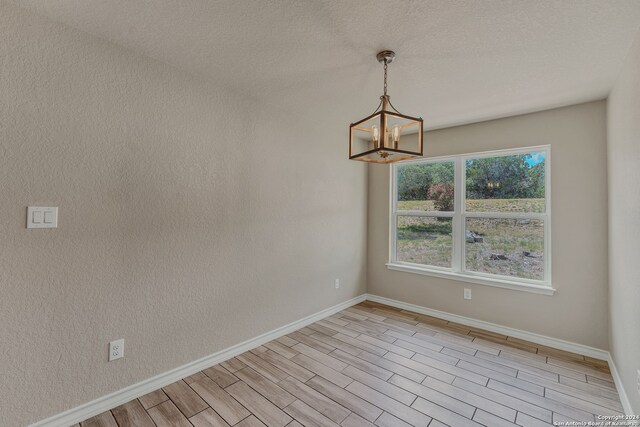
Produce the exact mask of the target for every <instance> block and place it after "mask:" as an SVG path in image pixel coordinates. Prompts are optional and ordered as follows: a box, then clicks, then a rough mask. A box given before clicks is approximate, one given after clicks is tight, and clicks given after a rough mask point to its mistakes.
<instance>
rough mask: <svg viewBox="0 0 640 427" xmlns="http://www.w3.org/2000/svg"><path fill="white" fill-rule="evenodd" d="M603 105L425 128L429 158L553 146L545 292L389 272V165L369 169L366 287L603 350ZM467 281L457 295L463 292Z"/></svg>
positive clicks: (604, 138) (595, 104)
mask: <svg viewBox="0 0 640 427" xmlns="http://www.w3.org/2000/svg"><path fill="white" fill-rule="evenodd" d="M605 120H606V115H605V102H604V101H598V102H592V103H588V104H581V105H576V106H572V107H567V108H560V109H555V110H549V111H543V112H540V113H534V114H527V115H522V116H516V117H511V118H506V119H500V120H494V121H489V122H483V123H477V124H472V125H467V126H459V127H454V128H449V129H443V130H437V131H432V132H427V133H426V135H425V153H426V154H427V155H428V156H441V155H448V154H461V153H470V152H477V151H487V150H496V149H504V148H515V147H527V146H534V145H543V144H551V180H552V183H551V197H552V201H551V206H552V213H551V215H552V217H551V221H552V245H553V247H552V257H553V259H552V264H553V270H552V275H553V277H552V283H553V286H554V287H555V288H556V289H557V290H558V292H557V293H556V294H555V295H553V296H546V295H538V294H532V293H528V292H521V291H515V290H508V289H499V288H494V287H489V286H483V285H477V284H472V283H464V282H459V281H455V280H450V279H440V278H436V277H429V276H422V275H418V274H413V273H405V272H399V271H393V270H388V269H387V268H386V266H385V263H386V262H387V261H388V253H389V249H388V241H389V237H388V236H389V220H388V219H389V192H388V190H389V168H386V167H377V166H371V167H370V170H369V237H368V239H369V255H368V258H369V261H368V267H367V268H368V273H367V277H368V291H369V292H370V293H372V294H375V295H380V296H384V297H388V298H395V299H398V300H401V301H406V302H410V303H414V304H418V305H422V306H425V307H430V308H434V309H437V310H443V311H446V312H450V313H455V314H459V315H462V316H468V317H471V318H475V319H480V320H485V321H488V322H493V323H497V324H500V325H507V326H510V327H513V328H518V329H522V330H525V331H530V332H536V333H540V334H543V335H548V336H551V337H555V338H561V339H565V340H569V341H573V342H577V343H580V344H585V345H590V346H594V347H598V348H605V349H606V348H607V345H608V343H607V193H606V191H607V175H606V154H607V153H606V144H605V142H606V127H605ZM463 288H471V289H472V290H473V299H472V300H471V301H465V300H464V299H463V298H462V289H463Z"/></svg>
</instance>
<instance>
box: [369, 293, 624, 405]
mask: <svg viewBox="0 0 640 427" xmlns="http://www.w3.org/2000/svg"><path fill="white" fill-rule="evenodd" d="M367 300H369V301H373V302H379V303H380V304H386V305H390V306H392V307H396V308H401V309H403V310H409V311H413V312H416V313H420V314H426V315H428V316H433V317H437V318H440V319H444V320H449V321H451V322H456V323H460V324H462V325H466V326H472V327H476V328H480V329H485V330H487V331H491V332H496V333H498V334H503V335H508V336H510V337H514V338H520V339H523V340H527V341H531V342H533V343H536V344H542V345H545V346H547V347H552V348H556V349H558V350H564V351H569V352H572V353H577V354H582V355H584V356H590V357H593V358H595V359H600V360H606V361H607V362H608V363H609V368H610V369H611V376H612V377H613V381H614V382H615V384H616V388H617V389H618V395H619V396H620V403H622V407H623V408H624V412H625V414H626V415H634V414H633V412H632V408H631V403H630V402H629V397H628V396H627V393H626V392H625V389H624V386H623V385H622V380H621V379H620V375H619V373H618V370H617V369H616V365H615V363H614V362H613V358H612V357H611V354H609V352H608V351H606V350H602V349H599V348H595V347H589V346H586V345H583V344H578V343H574V342H571V341H565V340H561V339H558V338H553V337H549V336H546V335H540V334H536V333H533V332H527V331H523V330H520V329H515V328H510V327H508V326H502V325H497V324H495V323H490V322H485V321H483V320H477V319H472V318H470V317H464V316H460V315H457V314H451V313H447V312H445V311H440V310H434V309H432V308H427V307H423V306H420V305H415V304H410V303H406V302H402V301H398V300H394V299H391V298H385V297H380V296H377V295H372V294H367Z"/></svg>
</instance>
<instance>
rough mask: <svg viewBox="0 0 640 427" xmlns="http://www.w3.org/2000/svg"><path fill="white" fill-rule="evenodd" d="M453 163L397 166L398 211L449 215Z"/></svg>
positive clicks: (451, 207) (450, 209)
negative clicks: (444, 213)
mask: <svg viewBox="0 0 640 427" xmlns="http://www.w3.org/2000/svg"><path fill="white" fill-rule="evenodd" d="M453 177H454V164H453V162H438V163H415V164H408V165H400V166H398V188H397V190H398V210H404V211H449V212H451V211H453V208H454V203H453V202H454V198H453V187H454V185H453Z"/></svg>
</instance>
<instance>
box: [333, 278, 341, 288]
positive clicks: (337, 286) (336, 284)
mask: <svg viewBox="0 0 640 427" xmlns="http://www.w3.org/2000/svg"><path fill="white" fill-rule="evenodd" d="M334 285H335V287H336V289H340V279H336V280H335V282H334Z"/></svg>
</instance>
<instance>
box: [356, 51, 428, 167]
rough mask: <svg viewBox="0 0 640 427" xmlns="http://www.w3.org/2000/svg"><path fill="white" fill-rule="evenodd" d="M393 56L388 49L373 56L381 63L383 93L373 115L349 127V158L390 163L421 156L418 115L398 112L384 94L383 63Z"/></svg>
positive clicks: (390, 59) (420, 126)
mask: <svg viewBox="0 0 640 427" xmlns="http://www.w3.org/2000/svg"><path fill="white" fill-rule="evenodd" d="M395 57H396V54H395V52H393V51H391V50H383V51H382V52H378V54H377V55H376V58H377V59H378V61H379V62H380V63H382V64H384V92H383V95H382V96H381V97H380V104H379V105H378V107H377V108H376V110H375V111H374V112H373V114H371V115H370V116H368V117H365V118H364V119H362V120H359V121H357V122H355V123H352V124H351V126H350V127H349V158H350V159H351V160H361V161H365V162H372V163H393V162H397V161H400V160H405V159H410V158H413V157H422V153H423V144H422V137H423V136H422V118H419V117H411V116H406V115H404V114H402V113H400V112H399V111H398V110H396V109H395V107H394V106H393V104H391V101H390V96H389V95H387V66H388V65H389V64H390V63H391V62H392V61H393V60H394V59H395Z"/></svg>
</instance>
